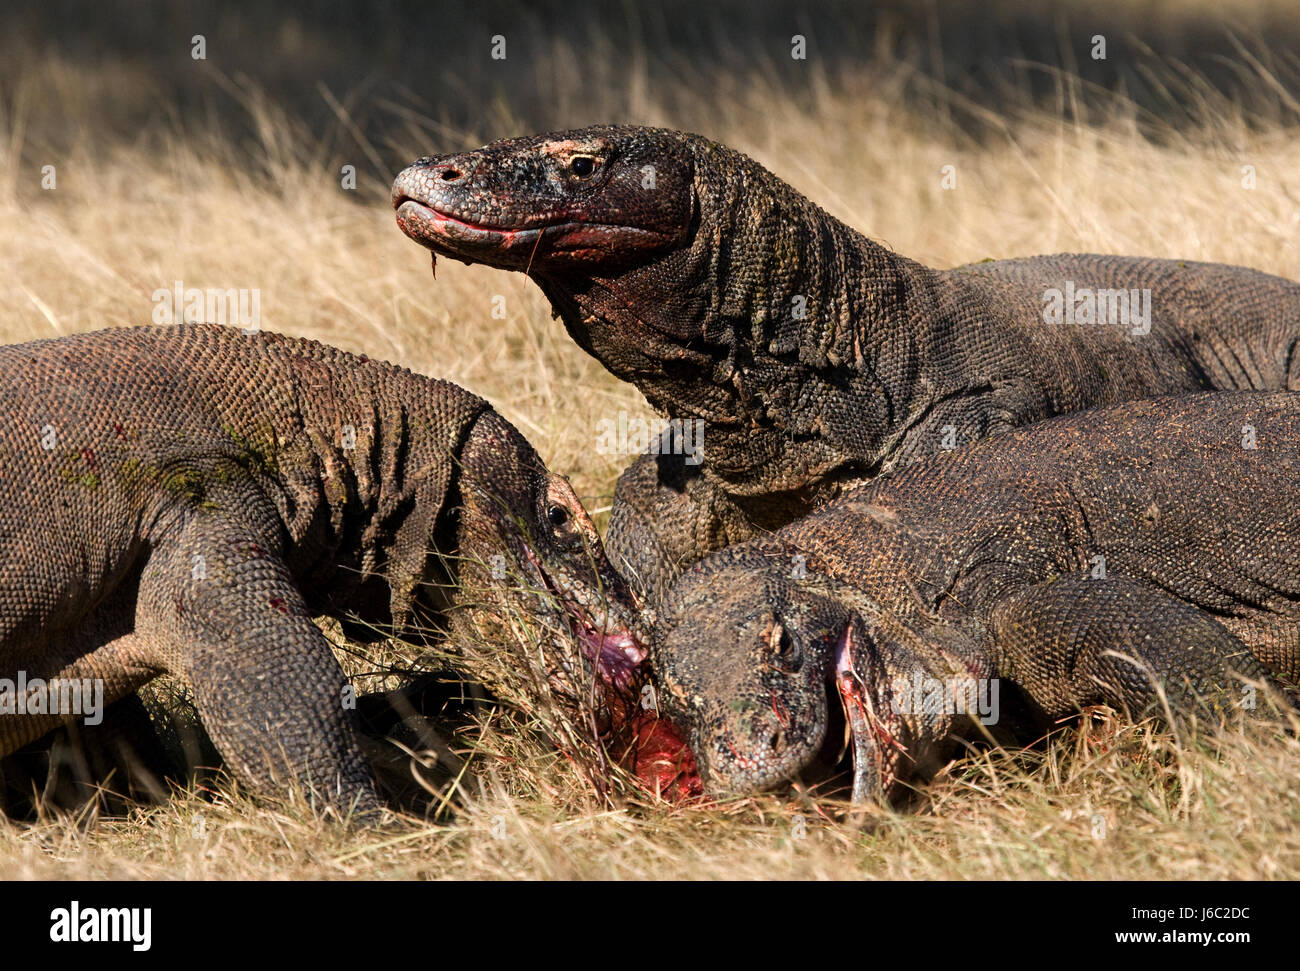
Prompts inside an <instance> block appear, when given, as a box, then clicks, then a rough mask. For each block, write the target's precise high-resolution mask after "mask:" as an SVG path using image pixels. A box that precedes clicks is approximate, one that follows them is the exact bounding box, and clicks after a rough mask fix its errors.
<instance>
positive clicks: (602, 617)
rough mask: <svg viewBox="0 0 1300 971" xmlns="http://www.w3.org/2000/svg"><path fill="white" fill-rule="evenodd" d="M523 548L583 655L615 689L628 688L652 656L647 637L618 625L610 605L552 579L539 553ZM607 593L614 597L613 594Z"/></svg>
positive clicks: (625, 626) (623, 625)
mask: <svg viewBox="0 0 1300 971" xmlns="http://www.w3.org/2000/svg"><path fill="white" fill-rule="evenodd" d="M521 545H523V551H524V560H525V562H527V563H528V564H529V566H531V567H532V568H533V570H534V571H536V573H537V579H538V581H539V583H540V585H541V588H542V589H544V590H545V591H546V592H547V593H549V594H550V595H551V596H552V597H554V598H555V600H556V602H557V603H558V604H559V605H560V606H561V607H562V608H563V609H564V614H565V618H566V620H567V621H568V624H569V631H570V633H571V634H572V635H573V636H574V638H575V639H576V640H577V641H578V643H579V644H580V645H581V646H582V651H583V654H584V656H585V657H586V658H587V660H588V661H589V662H590V663H591V665H592V666H593V667H594V668H595V670H596V674H597V676H598V677H599V678H600V679H601V681H603V682H604V683H605V684H607V685H610V686H612V687H614V688H617V689H620V690H622V689H625V688H627V687H628V686H629V685H630V684H631V683H632V680H633V678H634V677H635V676H636V674H637V672H638V671H639V670H640V669H641V666H642V664H643V663H644V662H645V659H646V658H647V657H648V656H649V653H650V652H649V651H648V650H647V649H646V647H645V638H644V636H640V637H639V636H637V633H635V632H634V631H633V630H632V625H631V624H630V623H624V624H619V623H617V622H615V621H614V620H613V618H612V616H611V615H612V613H613V612H614V611H613V610H611V605H610V604H605V605H601V604H598V603H593V602H590V601H591V600H592V599H593V598H591V597H589V596H584V593H585V591H582V590H580V589H578V588H574V587H571V586H570V585H568V584H566V583H563V582H560V581H559V580H557V579H556V578H553V577H552V576H551V575H550V574H549V573H547V572H546V570H545V569H544V568H543V566H542V564H541V560H540V558H539V557H538V556H537V554H536V553H534V552H533V551H532V549H531V548H530V547H529V546H528V545H527V544H521ZM606 593H607V596H610V597H612V596H614V592H613V591H606ZM623 609H628V610H634V609H635V608H623Z"/></svg>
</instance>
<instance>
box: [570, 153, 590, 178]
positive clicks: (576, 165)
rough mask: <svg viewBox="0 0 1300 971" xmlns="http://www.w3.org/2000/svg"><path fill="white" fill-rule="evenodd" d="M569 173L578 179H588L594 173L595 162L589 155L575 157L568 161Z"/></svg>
mask: <svg viewBox="0 0 1300 971" xmlns="http://www.w3.org/2000/svg"><path fill="white" fill-rule="evenodd" d="M569 171H570V172H572V173H573V174H574V176H575V177H576V178H579V179H589V178H591V174H592V173H593V172H595V171H596V160H595V159H594V158H592V157H591V156H590V155H575V156H573V158H571V159H569Z"/></svg>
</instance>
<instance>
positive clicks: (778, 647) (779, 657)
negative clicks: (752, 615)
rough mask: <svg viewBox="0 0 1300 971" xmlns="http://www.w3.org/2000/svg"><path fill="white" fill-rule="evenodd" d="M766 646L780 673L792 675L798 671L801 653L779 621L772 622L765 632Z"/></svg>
mask: <svg viewBox="0 0 1300 971" xmlns="http://www.w3.org/2000/svg"><path fill="white" fill-rule="evenodd" d="M766 635H767V636H766V639H767V646H768V647H769V648H771V650H772V654H773V655H774V656H775V658H776V666H777V667H778V668H780V669H781V670H782V671H786V672H790V673H793V672H795V671H797V670H799V665H800V664H801V663H802V661H803V652H802V651H800V650H799V647H798V645H797V644H795V642H794V639H793V638H791V637H790V632H789V631H788V630H786V629H785V625H784V624H782V623H781V622H780V621H773V622H772V626H771V627H769V628H768V629H767V632H766Z"/></svg>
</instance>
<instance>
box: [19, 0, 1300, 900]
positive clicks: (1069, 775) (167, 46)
mask: <svg viewBox="0 0 1300 971" xmlns="http://www.w3.org/2000/svg"><path fill="white" fill-rule="evenodd" d="M470 6H471V5H468V4H456V5H453V4H414V3H410V4H407V3H398V2H379V3H373V4H368V3H357V4H348V3H342V2H336V3H323V4H318V5H313V6H312V7H311V8H310V9H311V12H310V13H309V12H306V8H304V11H302V12H299V11H296V10H295V9H294V8H292V7H286V8H277V7H274V6H267V5H260V4H256V3H251V2H249V3H243V2H234V3H227V4H222V5H220V6H219V8H218V5H215V4H214V5H212V9H209V8H208V7H207V6H206V5H203V4H199V3H190V2H178V3H169V4H165V3H152V2H148V3H147V2H137V3H132V2H118V3H107V4H102V5H97V6H94V7H85V8H83V7H82V5H80V4H71V3H64V2H61V0H50V2H45V3H39V4H37V3H31V4H28V3H17V4H8V5H6V7H5V8H4V10H3V11H2V12H0V37H3V39H0V265H3V268H4V272H3V273H2V274H0V339H3V340H4V341H22V340H28V339H32V338H38V337H52V336H57V335H60V334H69V333H73V332H77V331H84V330H91V329H96V328H102V327H109V326H120V325H129V324H142V323H147V322H148V321H149V319H150V314H151V311H152V304H151V302H150V296H151V294H152V293H153V291H154V290H155V289H158V288H160V287H161V288H169V287H171V285H172V283H173V281H176V280H183V281H184V282H185V284H186V285H187V286H196V287H215V288H222V289H224V288H231V287H234V288H258V289H259V290H260V291H261V314H262V319H261V323H262V326H263V327H264V328H266V329H270V330H277V331H283V332H286V333H290V334H295V335H302V336H308V337H312V338H316V339H319V340H323V341H327V342H330V343H334V344H338V345H340V346H342V347H344V348H347V349H349V350H352V351H357V352H364V353H366V354H369V355H371V356H376V357H383V358H387V359H390V360H393V361H396V362H398V363H401V364H403V365H406V366H408V367H411V368H414V369H416V370H419V371H422V372H425V373H428V374H432V375H437V376H441V377H446V378H448V379H451V380H453V381H456V382H458V383H460V384H462V385H464V386H466V387H468V388H470V389H471V390H473V391H475V392H478V393H480V394H482V395H484V396H485V397H487V398H488V399H489V400H490V401H492V402H493V404H495V405H496V407H497V408H498V409H500V410H501V411H502V412H503V413H504V414H505V416H506V417H507V418H509V419H510V420H511V421H513V422H514V423H515V424H516V425H517V426H518V427H519V428H520V429H521V430H522V431H523V432H524V433H525V434H526V435H527V436H528V437H529V438H530V439H531V440H532V441H533V443H534V444H535V445H536V446H537V447H538V449H539V450H540V451H541V453H542V454H543V456H544V457H545V458H546V460H547V462H548V463H549V464H550V465H551V467H552V468H555V469H558V470H560V471H563V472H565V473H567V474H569V475H570V476H571V477H572V479H573V482H574V484H575V487H576V488H577V490H578V492H579V494H580V495H582V496H583V497H584V501H585V502H587V504H588V507H589V508H590V509H592V510H593V512H596V513H598V514H599V516H598V518H599V519H600V521H601V522H602V523H603V521H604V519H605V515H606V514H607V512H608V506H609V498H610V495H611V493H612V490H613V483H614V480H615V478H616V476H617V474H618V472H619V471H620V468H621V467H622V466H623V465H624V464H626V463H627V462H628V461H630V459H629V457H626V456H611V455H601V454H598V453H597V451H596V449H595V447H594V445H595V436H596V423H597V422H598V421H599V420H600V419H602V418H609V417H613V416H616V415H617V413H618V412H619V411H620V410H626V411H627V412H629V413H630V414H632V415H641V416H645V417H649V416H650V412H649V409H648V407H647V405H646V404H645V402H644V400H643V399H642V398H641V397H640V395H639V394H638V393H637V392H636V391H635V390H634V389H633V388H631V387H630V386H627V385H623V384H620V383H619V382H618V381H616V380H615V379H614V378H612V377H611V376H610V375H608V374H607V373H605V372H604V371H603V369H602V368H601V367H600V366H599V365H598V364H597V363H596V362H594V361H593V360H591V359H589V358H588V357H587V356H586V355H585V354H584V353H583V352H582V351H580V350H579V349H578V348H577V347H576V346H575V345H574V344H573V343H572V342H571V341H570V340H569V339H568V337H567V335H566V334H565V332H564V329H563V327H562V326H561V325H560V324H559V323H558V322H555V321H552V320H551V318H550V313H549V308H548V306H547V304H546V302H545V300H544V299H543V297H542V296H541V294H540V293H539V292H538V291H537V290H536V288H534V287H533V286H532V285H531V284H529V283H528V282H527V281H526V280H525V278H524V277H523V276H521V275H519V274H510V273H505V272H500V271H494V270H490V269H485V268H482V267H466V266H463V265H461V264H459V263H455V262H452V261H440V263H439V267H438V274H437V279H436V281H435V280H434V279H432V278H431V276H430V272H429V259H428V254H427V253H425V252H424V251H423V250H421V249H419V248H418V247H416V246H415V245H414V244H412V243H411V242H410V241H408V240H407V239H406V238H405V237H403V236H402V235H401V233H400V232H399V231H398V230H397V229H396V227H395V225H394V221H393V215H392V212H391V210H390V208H389V206H388V202H387V198H388V185H389V183H390V182H391V180H392V177H393V176H394V175H395V173H396V172H397V170H398V169H399V168H401V167H402V165H404V164H405V163H406V162H407V161H409V160H410V159H412V158H414V157H416V156H418V155H421V154H425V153H428V152H442V151H452V150H457V149H462V148H467V147H472V146H475V145H478V144H482V143H484V142H486V141H490V140H493V139H495V138H499V137H504V136H508V135H515V134H522V133H526V132H529V131H537V130H545V129H550V128H564V127H577V126H580V125H585V124H591V123H596V122H608V121H626V122H636V123H646V124H657V125H666V126H670V127H676V128H685V129H691V130H696V131H701V132H704V133H706V134H708V135H710V136H712V137H714V138H716V139H718V140H721V141H724V142H727V143H729V144H731V145H733V146H735V147H736V148H739V149H741V150H743V151H746V152H748V153H750V154H752V155H754V156H755V157H756V158H758V159H759V160H760V161H762V162H763V163H764V164H765V165H767V166H768V167H769V168H770V169H772V170H773V171H774V172H776V173H777V174H779V175H780V176H782V177H783V178H785V179H787V180H788V181H790V182H791V183H793V184H794V185H796V186H797V187H798V188H799V189H801V190H802V191H804V192H805V193H806V194H808V195H809V196H810V197H812V198H813V199H814V200H815V201H816V202H818V203H819V204H821V205H822V206H824V207H825V208H827V209H828V210H829V211H830V212H832V213H833V214H835V215H836V216H838V217H840V218H842V219H844V220H845V221H846V222H848V223H849V224H851V225H853V226H855V227H857V228H858V229H860V230H862V231H863V232H865V233H867V234H868V235H870V236H871V237H872V238H874V239H877V240H879V241H881V242H883V243H885V244H887V245H888V246H890V247H892V248H893V249H895V250H896V251H897V252H900V253H902V254H905V255H907V256H910V257H912V258H915V259H918V260H921V261H924V262H927V263H929V264H931V265H935V266H951V265H956V264H960V263H966V262H972V261H976V260H980V259H984V258H987V257H992V258H1004V257H1013V256H1021V255H1028V254H1034V253H1044V252H1059V251H1081V252H1105V253H1125V254H1149V255H1155V256H1168V257H1185V258H1189V259H1197V260H1216V261H1223V262H1227V263H1237V264H1245V265H1248V266H1252V267H1257V268H1259V269H1262V270H1267V271H1271V272H1274V273H1279V274H1282V275H1285V276H1289V277H1292V278H1300V247H1298V246H1297V237H1298V236H1300V127H1298V125H1300V100H1298V99H1300V61H1297V57H1296V55H1295V53H1294V52H1295V51H1297V50H1300V44H1298V43H1297V40H1300V15H1297V14H1296V13H1294V12H1293V10H1291V9H1290V8H1291V7H1292V6H1293V5H1292V4H1290V3H1287V2H1278V3H1270V2H1267V0H1217V2H1213V3H1211V2H1204V3H1201V2H1189V3H1178V2H1176V0H1127V2H1121V0H1106V2H1101V3H1078V4H1066V5H1064V12H1059V13H1055V12H1054V13H1044V12H1042V10H1041V9H1040V7H1043V8H1045V7H1048V6H1050V5H1039V4H1031V3H1019V2H1012V0H1005V2H993V3H987V4H982V5H975V4H964V3H946V2H945V3H937V2H936V3H917V4H905V3H901V2H900V3H884V4H879V5H876V6H875V7H872V8H871V9H870V10H859V9H858V7H857V5H853V4H834V3H828V4H822V5H803V6H800V5H797V4H793V5H792V4H778V3H770V4H768V3H758V4H742V3H719V4H716V5H711V4H698V3H696V4H683V3H675V2H670V3H665V4H663V5H661V6H658V7H654V8H651V7H646V6H641V5H635V4H631V3H627V4H621V5H602V6H600V7H599V8H594V7H593V8H592V10H590V11H584V12H582V13H581V14H579V12H578V9H576V8H575V5H573V4H557V3H541V4H528V5H523V4H516V3H504V2H503V3H488V4H483V5H478V6H474V9H473V10H472V11H470V10H468V9H467V8H468V7H470ZM218 9H219V12H218ZM796 33H799V34H803V35H805V36H806V37H807V41H808V57H807V59H806V60H803V61H795V60H792V59H791V58H790V37H791V35H793V34H796ZM195 34H202V35H204V36H205V38H206V42H207V59H206V60H204V61H195V60H193V59H192V58H191V57H190V43H191V41H190V38H191V37H192V36H193V35H195ZM494 34H503V35H504V36H505V37H506V38H507V58H506V60H505V61H493V60H492V59H491V58H490V57H489V49H490V43H491V40H490V39H491V37H492V35H494ZM1096 34H1103V35H1105V36H1106V39H1107V57H1106V59H1105V60H1104V61H1094V60H1093V59H1092V58H1091V57H1090V56H1089V51H1090V49H1091V46H1092V42H1091V38H1092V37H1093V36H1094V35H1096ZM348 164H351V165H355V166H356V170H357V173H358V185H357V188H356V190H355V191H345V190H343V189H342V188H341V187H340V176H339V172H340V167H341V166H343V165H348ZM45 165H53V166H54V167H55V170H56V173H57V187H56V188H55V189H54V190H53V191H46V190H43V189H42V188H41V183H40V180H41V170H42V166H45ZM947 165H952V166H955V172H956V180H957V181H956V188H955V189H953V190H950V191H946V190H944V189H942V188H941V181H940V180H941V169H942V167H944V166H947ZM1245 166H1251V167H1253V169H1252V171H1253V172H1254V175H1255V187H1254V188H1253V189H1248V188H1246V187H1244V186H1243V176H1244V168H1243V167H1245ZM497 295H501V296H504V297H505V301H506V307H507V311H508V312H507V316H506V319H504V320H498V319H494V318H493V317H492V316H491V309H492V300H493V297H494V296H497ZM389 650H391V651H393V652H394V653H400V651H399V650H398V649H397V648H390V649H389ZM371 660H375V659H371ZM379 660H380V661H382V658H380V659H379ZM349 663H350V664H351V665H352V668H351V669H352V670H354V671H357V672H360V671H362V670H364V669H365V668H366V665H365V664H359V663H358V662H356V661H355V660H350V661H349ZM537 728H538V726H537V725H536V724H535V721H534V720H531V719H530V718H529V717H528V714H527V713H526V712H520V711H513V710H508V709H507V710H504V711H497V712H489V713H487V714H485V715H484V716H483V718H482V720H481V721H480V723H479V724H478V725H476V726H475V727H473V728H472V730H470V731H467V732H466V733H464V734H463V735H461V736H457V737H456V738H455V739H454V741H453V746H454V747H456V748H458V749H460V750H462V751H465V752H471V750H472V754H471V756H470V759H469V770H468V772H467V774H466V776H465V777H464V778H463V779H462V780H461V786H460V789H459V790H458V791H457V793H456V794H455V799H454V800H453V801H454V804H455V811H454V812H453V813H452V814H451V815H449V816H448V815H444V816H443V817H441V818H440V819H439V820H438V821H437V822H426V821H424V820H422V819H420V818H419V817H409V816H402V817H398V818H395V819H393V820H392V821H390V822H389V823H387V824H386V825H384V826H383V827H381V828H380V829H379V830H377V831H369V832H363V833H357V832H356V831H355V830H345V829H343V828H341V827H338V826H335V825H332V824H329V823H326V822H322V821H319V820H317V819H316V818H315V817H313V816H312V814H311V813H310V811H309V810H307V808H306V807H305V806H304V805H303V804H302V803H301V802H300V801H295V800H290V801H287V802H285V803H284V804H280V805H270V806H268V805H266V804H254V803H253V802H251V801H250V800H248V799H247V798H246V797H244V796H242V795H241V794H239V793H238V791H237V790H236V788H235V787H233V786H231V785H229V784H227V783H221V784H219V785H217V786H215V787H211V786H209V787H207V788H206V789H200V788H198V787H192V788H191V789H190V790H189V791H184V792H180V793H178V794H177V795H176V796H175V797H174V798H173V799H172V800H171V801H169V802H168V803H166V804H165V805H162V806H157V807H141V808H139V809H136V810H133V811H132V813H131V815H130V816H129V817H127V818H122V817H117V818H110V817H106V816H101V815H100V814H98V813H97V812H95V811H93V810H90V811H87V812H86V813H83V814H80V815H76V816H59V815H55V816H50V817H47V818H44V819H41V820H39V821H37V822H35V823H31V824H26V823H24V824H18V823H11V822H4V821H2V820H0V878H58V877H142V878H169V877H177V878H203V877H217V878H285V877H297V878H348V877H368V878H374V877H406V878H409V877H502V878H515V877H596V878H601V877H669V878H672V877H733V878H770V877H796V878H805V877H806V878H818V877H841V878H842V877H869V878H934V877H939V878H957V879H968V878H1001V877H1008V878H1063V877H1073V878H1089V877H1094V878H1104V877H1116V878H1147V877H1151V878H1164V879H1189V878H1265V879H1269V878H1293V879H1294V878H1296V877H1297V876H1300V798H1298V797H1300V780H1298V776H1297V771H1296V768H1297V766H1300V743H1298V742H1297V741H1296V739H1295V738H1294V737H1288V736H1287V735H1286V734H1285V733H1284V732H1282V731H1280V730H1271V729H1267V728H1265V729H1261V730H1257V731H1255V732H1253V733H1250V734H1249V735H1247V734H1242V733H1239V732H1228V733H1226V734H1222V735H1220V736H1209V737H1206V738H1203V739H1200V740H1188V739H1185V738H1177V737H1175V736H1174V735H1172V734H1170V733H1167V732H1162V731H1158V730H1155V729H1152V728H1151V727H1150V726H1148V725H1140V726H1133V725H1127V724H1125V723H1124V722H1123V721H1122V720H1119V719H1116V718H1114V717H1110V716H1107V715H1105V714H1104V713H1102V714H1099V715H1098V716H1097V717H1095V718H1094V719H1093V720H1092V721H1091V722H1090V724H1089V725H1088V726H1087V727H1086V728H1085V729H1082V730H1081V729H1080V728H1079V727H1078V726H1067V727H1066V728H1065V729H1064V730H1063V731H1061V732H1060V733H1058V734H1057V735H1055V736H1054V737H1052V738H1051V739H1049V740H1047V741H1045V742H1043V743H1042V744H1040V745H1039V746H1036V747H1035V748H1033V749H1030V750H1027V751H1000V750H985V751H980V752H973V753H971V755H970V756H969V757H968V758H965V759H963V760H960V761H958V762H956V763H954V764H953V765H951V766H950V767H949V768H948V769H947V770H946V771H945V772H944V773H943V775H941V777H940V778H938V779H937V780H935V782H934V783H933V784H932V785H930V786H929V787H928V788H927V789H926V790H925V792H924V793H923V794H922V795H921V797H920V805H919V807H918V811H915V812H912V813H907V814H901V813H890V812H879V811H878V812H873V813H872V814H871V822H872V825H871V826H869V827H866V828H863V829H858V828H855V827H851V826H848V825H845V824H843V823H842V822H840V821H839V809H838V808H837V806H836V805H834V804H833V803H827V802H821V801H818V800H817V799H815V798H812V797H810V796H808V795H807V794H803V793H799V792H797V791H792V792H787V793H777V794H773V795H772V796H770V797H765V798H762V799H754V800H744V801H739V802H733V803H727V804H725V805H721V806H717V805H715V806H708V807H701V806H677V807H675V806H671V805H668V804H665V803H659V802H655V801H654V800H650V799H630V798H623V799H618V800H615V801H614V802H612V803H606V802H603V801H602V800H601V799H599V798H598V797H597V795H596V794H595V793H593V792H592V791H591V790H590V788H589V786H587V785H586V783H585V782H584V781H583V779H582V777H581V775H580V774H579V773H577V772H576V771H575V770H574V769H573V767H572V766H570V765H567V764H566V763H565V762H564V760H563V759H560V758H557V757H556V755H555V753H554V751H553V749H552V748H551V747H550V746H549V745H548V744H547V742H546V740H545V736H544V733H541V732H539V731H538V730H537ZM1099 820H1100V821H1101V822H1099ZM801 827H802V828H801ZM801 833H802V835H803V838H797V837H798V836H800V835H801Z"/></svg>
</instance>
